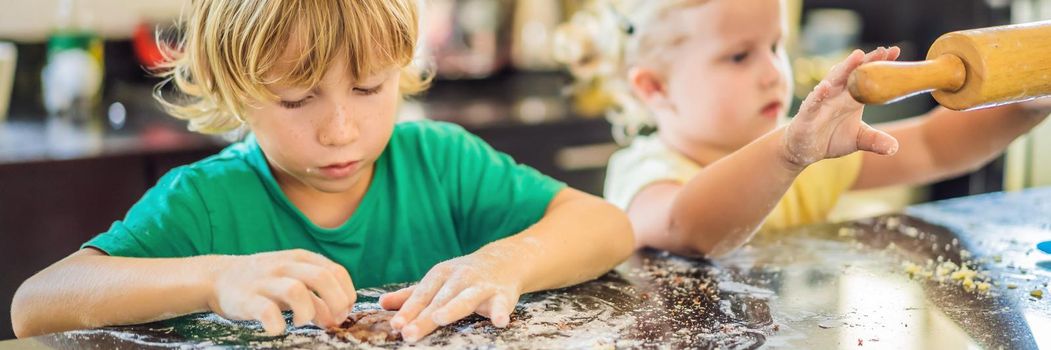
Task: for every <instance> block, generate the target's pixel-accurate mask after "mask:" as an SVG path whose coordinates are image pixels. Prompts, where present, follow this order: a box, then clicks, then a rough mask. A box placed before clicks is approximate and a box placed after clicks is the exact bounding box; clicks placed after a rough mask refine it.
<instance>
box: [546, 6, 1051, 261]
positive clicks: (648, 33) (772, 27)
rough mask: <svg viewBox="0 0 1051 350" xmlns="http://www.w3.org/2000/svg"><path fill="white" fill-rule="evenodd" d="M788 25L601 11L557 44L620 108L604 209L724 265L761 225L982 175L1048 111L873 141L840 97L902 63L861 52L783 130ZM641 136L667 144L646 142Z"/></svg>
mask: <svg viewBox="0 0 1051 350" xmlns="http://www.w3.org/2000/svg"><path fill="white" fill-rule="evenodd" d="M784 17H785V11H784V5H783V3H782V2H781V1H779V0H675V1H645V0H639V1H634V0H624V1H612V0H598V1H596V2H595V4H594V6H593V7H592V8H591V9H590V10H589V11H585V12H582V13H580V14H578V15H576V16H575V17H574V18H573V20H572V21H571V22H570V23H569V24H567V25H566V27H564V28H562V30H561V31H560V33H561V34H560V36H559V38H560V42H561V44H560V51H559V52H558V55H559V56H560V57H561V59H562V60H563V61H566V62H567V63H568V64H570V68H571V71H572V72H573V73H574V74H575V75H576V76H577V77H578V78H579V80H580V81H581V82H582V83H593V84H601V85H602V86H603V87H604V88H605V89H606V91H608V92H609V93H610V95H611V96H612V97H613V98H614V100H615V101H616V105H617V108H616V109H615V110H614V111H613V112H611V113H610V120H611V122H612V123H613V124H614V126H615V127H616V129H617V133H616V134H617V135H618V136H620V137H621V138H622V139H630V140H631V143H630V145H629V146H628V147H627V148H625V149H623V150H621V151H618V152H617V153H616V154H614V156H613V157H612V158H611V159H610V163H609V169H608V173H607V181H606V189H605V194H606V198H607V199H608V200H610V201H612V202H613V203H614V204H616V205H618V206H620V207H621V208H625V209H626V210H627V212H628V216H629V218H630V219H631V222H632V225H633V227H634V229H635V234H636V242H637V244H638V245H639V246H646V247H653V248H658V249H665V250H670V251H673V252H677V253H681V254H703V255H707V256H710V257H717V256H720V255H723V254H726V253H728V252H730V251H732V250H734V249H735V248H737V247H739V246H740V245H742V244H744V243H745V242H746V241H747V240H748V239H749V238H750V237H751V235H752V234H753V233H754V232H756V231H757V229H759V228H760V226H762V227H765V228H768V229H779V228H786V227H792V226H796V225H803V224H809V223H814V222H820V221H822V220H824V219H825V218H826V216H827V214H828V213H829V211H830V210H831V209H832V208H833V207H834V206H835V204H836V201H837V199H838V198H839V196H840V195H841V194H842V193H844V192H845V191H848V190H852V189H867V188H876V187H882V186H890V185H902V184H912V185H915V184H925V183H930V182H932V181H935V180H938V179H943V178H947V177H950V176H954V175H958V174H961V173H964V172H966V171H968V170H971V169H975V168H977V167H979V166H981V165H982V164H984V163H986V162H987V161H989V160H990V159H992V158H993V157H995V156H996V155H997V154H999V153H1000V152H1001V151H1002V150H1003V149H1004V148H1005V147H1006V146H1007V145H1008V144H1009V143H1010V142H1011V141H1012V140H1013V139H1015V138H1016V137H1017V136H1019V135H1021V134H1023V133H1025V132H1026V131H1028V130H1029V129H1031V128H1032V127H1034V126H1036V125H1037V124H1039V123H1040V122H1041V121H1042V120H1043V119H1044V118H1045V117H1046V115H1047V114H1048V112H1049V110H1048V108H1047V103H1046V102H1045V103H1043V105H1041V104H1038V103H1027V104H1016V105H1010V106H1004V107H1000V108H994V109H987V110H980V111H972V112H953V111H949V110H946V109H942V108H939V109H935V110H933V111H931V112H930V113H929V114H927V115H925V116H922V117H919V118H913V119H909V120H904V121H901V122H898V123H894V124H890V125H883V126H881V129H883V130H885V131H879V130H876V129H874V128H872V127H870V126H868V125H866V124H865V123H864V122H863V121H862V120H861V114H862V107H863V106H862V105H861V104H859V103H857V102H855V101H854V100H853V99H852V98H851V97H850V96H849V94H847V93H846V92H845V84H846V81H847V77H848V76H849V75H850V73H851V72H852V71H853V70H854V69H855V68H856V67H857V66H859V65H860V64H862V63H865V62H871V61H877V60H894V59H896V58H897V56H898V54H899V50H898V49H897V48H890V49H885V48H879V49H877V50H875V51H873V52H871V53H869V54H868V55H864V54H863V53H862V52H860V51H855V52H854V53H852V54H851V55H850V56H849V57H847V58H846V59H845V60H844V61H843V62H842V63H840V64H839V65H838V66H837V67H836V68H834V69H833V70H832V71H831V72H830V73H829V75H828V76H827V77H826V79H825V80H824V81H823V82H822V83H820V84H819V85H818V86H817V87H816V88H815V89H814V91H813V92H811V93H810V95H809V96H807V98H806V99H805V101H804V102H803V105H802V107H801V108H800V111H799V113H798V114H797V115H796V116H795V117H794V119H793V120H792V122H791V123H779V120H783V119H784V113H785V110H786V107H787V106H788V105H789V101H790V100H789V96H791V94H790V91H789V87H790V80H789V77H790V76H791V75H790V73H789V66H788V63H787V59H786V56H785V52H784V48H783V46H784V45H783V34H784V33H785V32H786V30H785V20H784ZM779 124H786V125H783V126H779ZM645 126H653V127H656V130H657V131H656V132H655V133H653V134H650V135H639V131H640V130H641V129H643V128H644V127H645ZM899 146H900V152H898V150H899ZM859 150H860V151H868V152H856V151H859ZM823 159H826V160H823Z"/></svg>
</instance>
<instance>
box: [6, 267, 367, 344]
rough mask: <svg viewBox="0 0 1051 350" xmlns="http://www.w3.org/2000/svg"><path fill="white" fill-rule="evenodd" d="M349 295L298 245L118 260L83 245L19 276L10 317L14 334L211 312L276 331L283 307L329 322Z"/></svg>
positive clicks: (341, 275) (343, 283) (347, 286)
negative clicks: (256, 251) (236, 252)
mask: <svg viewBox="0 0 1051 350" xmlns="http://www.w3.org/2000/svg"><path fill="white" fill-rule="evenodd" d="M314 293H317V295H320V298H319V297H318V296H317V295H315V294H314ZM355 296H356V295H355V294H354V289H353V285H352V284H351V282H350V276H349V275H347V272H346V270H345V269H343V267H342V266H339V265H338V264H335V263H332V262H331V261H329V260H328V259H325V258H324V257H321V256H320V255H317V254H314V253H310V252H306V251H302V250H290V251H281V252H272V253H261V254H255V255H247V256H218V255H210V256H198V257H190V258H123V257H113V256H108V255H105V254H104V253H102V252H100V251H98V250H95V249H90V248H87V249H81V250H80V251H77V252H75V253H73V254H71V255H70V256H69V257H66V258H65V259H63V260H61V261H59V262H57V263H55V264H53V265H51V266H50V267H48V268H46V269H44V270H43V271H41V272H39V273H37V274H36V275H34V276H33V277H30V278H29V279H28V280H26V282H25V283H23V284H22V286H21V287H19V288H18V291H17V292H15V297H14V300H13V301H12V304H11V320H12V325H13V326H14V330H15V334H16V335H17V336H19V337H28V336H35V335H40V334H45V333H52V332H59V331H66V330H72V329H83V328H94V327H101V326H109V325H127V324H136V323H143V322H149V321H155V320H160V319H166V318H171V317H175V316H179V315H184V314H188V313H193V312H199V311H208V310H212V311H215V312H216V313H218V314H220V315H222V316H223V317H227V318H230V319H237V320H252V319H254V320H259V321H261V322H263V326H264V328H265V329H266V331H267V333H269V334H273V335H276V334H280V333H281V332H283V331H284V329H285V321H284V317H283V316H282V315H281V312H280V310H282V309H291V310H293V312H295V314H296V315H295V317H294V319H295V322H296V324H305V323H306V322H308V321H310V320H312V319H313V320H314V321H315V322H317V323H319V324H322V325H331V324H334V323H336V322H337V320H336V318H337V317H334V315H343V314H345V313H346V312H347V311H348V310H349V308H350V305H351V304H353V302H354V299H355ZM326 306H327V307H326ZM339 321H341V320H339Z"/></svg>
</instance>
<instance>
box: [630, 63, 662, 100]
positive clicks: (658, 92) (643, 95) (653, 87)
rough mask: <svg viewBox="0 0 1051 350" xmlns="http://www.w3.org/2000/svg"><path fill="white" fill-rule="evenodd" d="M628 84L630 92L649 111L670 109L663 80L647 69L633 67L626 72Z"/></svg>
mask: <svg viewBox="0 0 1051 350" xmlns="http://www.w3.org/2000/svg"><path fill="white" fill-rule="evenodd" d="M628 83H629V84H631V90H632V91H633V92H635V96H638V98H639V100H641V101H642V102H643V103H645V104H646V105H647V106H649V107H650V108H651V109H654V110H658V109H667V108H670V107H671V103H670V101H669V100H668V94H667V90H666V89H665V86H664V80H662V79H661V76H660V75H659V74H657V72H655V71H653V70H652V69H649V68H643V67H633V68H631V69H630V70H628Z"/></svg>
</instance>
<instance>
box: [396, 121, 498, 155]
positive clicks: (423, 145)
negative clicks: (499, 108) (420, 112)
mask: <svg viewBox="0 0 1051 350" xmlns="http://www.w3.org/2000/svg"><path fill="white" fill-rule="evenodd" d="M477 142H481V141H480V140H479V139H478V138H477V137H476V136H474V135H473V134H471V133H470V132H468V131H467V130H465V129H464V128H463V127H462V126H459V125H456V124H453V123H448V122H442V121H432V120H418V121H409V122H400V123H398V124H395V126H394V133H393V134H392V136H391V140H390V144H391V145H392V146H394V148H396V149H397V151H396V152H398V153H401V154H399V156H409V154H407V153H415V154H416V155H417V156H420V157H424V158H432V157H439V158H441V157H444V156H445V155H447V154H448V153H450V152H453V153H455V152H459V151H461V150H462V149H463V148H464V147H470V146H471V145H472V144H473V143H477Z"/></svg>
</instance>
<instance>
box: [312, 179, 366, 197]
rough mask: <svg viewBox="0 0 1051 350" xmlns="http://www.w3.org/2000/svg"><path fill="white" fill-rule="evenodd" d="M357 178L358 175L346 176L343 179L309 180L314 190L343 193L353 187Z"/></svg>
mask: <svg viewBox="0 0 1051 350" xmlns="http://www.w3.org/2000/svg"><path fill="white" fill-rule="evenodd" d="M357 178H359V176H348V177H346V178H343V179H333V180H319V179H314V180H313V181H311V183H310V187H313V188H314V189H315V190H317V191H318V192H322V193H331V194H337V193H343V192H347V191H350V190H351V189H353V188H354V184H356V183H357V181H355V180H356V179H357Z"/></svg>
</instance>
